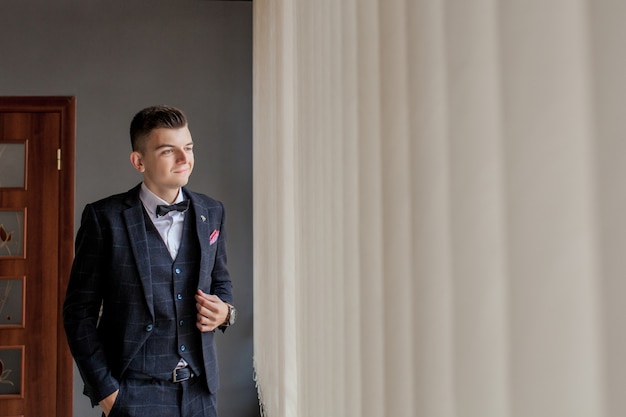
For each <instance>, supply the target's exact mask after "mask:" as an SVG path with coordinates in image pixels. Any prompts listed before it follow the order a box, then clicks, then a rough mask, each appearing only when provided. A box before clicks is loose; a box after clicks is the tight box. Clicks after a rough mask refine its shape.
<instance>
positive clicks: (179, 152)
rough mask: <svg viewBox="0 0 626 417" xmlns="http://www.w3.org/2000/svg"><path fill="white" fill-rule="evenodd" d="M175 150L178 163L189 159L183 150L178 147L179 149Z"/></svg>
mask: <svg viewBox="0 0 626 417" xmlns="http://www.w3.org/2000/svg"><path fill="white" fill-rule="evenodd" d="M176 152H177V153H176V160H177V161H178V162H179V163H185V162H187V160H188V159H189V156H187V153H186V152H185V151H184V150H182V149H179V150H177V151H176Z"/></svg>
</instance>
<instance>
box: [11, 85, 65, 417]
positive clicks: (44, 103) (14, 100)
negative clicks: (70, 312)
mask: <svg viewBox="0 0 626 417" xmlns="http://www.w3.org/2000/svg"><path fill="white" fill-rule="evenodd" d="M0 111H2V112H7V111H15V112H38V111H42V112H58V113H59V114H60V118H61V126H60V129H61V132H60V150H61V151H60V152H61V153H60V155H59V156H60V164H61V165H60V170H59V200H58V207H59V219H58V222H59V236H58V247H59V259H58V265H59V270H58V287H57V291H58V297H57V299H58V306H57V315H58V319H57V344H58V346H57V374H56V384H57V389H56V397H57V398H56V414H55V415H56V416H58V417H71V416H72V414H73V388H74V376H73V373H74V368H73V366H74V362H73V358H72V355H71V354H70V351H69V348H68V345H67V342H66V340H67V339H66V336H65V330H64V329H63V317H62V315H63V301H64V299H65V291H66V288H67V283H68V281H69V275H70V269H71V267H72V261H73V259H74V185H75V183H74V169H75V167H74V165H75V142H76V97H73V96H50V97H45V96H20V97H17V96H9V97H6V96H5V97H0Z"/></svg>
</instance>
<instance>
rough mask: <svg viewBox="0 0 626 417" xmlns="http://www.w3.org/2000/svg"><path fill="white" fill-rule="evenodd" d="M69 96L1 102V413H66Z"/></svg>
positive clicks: (36, 416)
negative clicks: (64, 323)
mask: <svg viewBox="0 0 626 417" xmlns="http://www.w3.org/2000/svg"><path fill="white" fill-rule="evenodd" d="M74 119H75V100H74V98H71V97H23V98H17V97H5V98H2V97H0V368H1V369H0V417H16V416H19V417H43V416H57V417H68V416H71V415H72V386H73V381H72V378H73V377H72V373H73V367H72V366H73V364H72V358H71V356H70V354H69V350H68V348H67V343H66V339H65V333H64V331H63V326H62V319H61V306H62V303H63V297H64V294H65V288H66V285H67V279H68V276H69V270H70V266H71V262H72V257H73V236H74V132H75V120H74Z"/></svg>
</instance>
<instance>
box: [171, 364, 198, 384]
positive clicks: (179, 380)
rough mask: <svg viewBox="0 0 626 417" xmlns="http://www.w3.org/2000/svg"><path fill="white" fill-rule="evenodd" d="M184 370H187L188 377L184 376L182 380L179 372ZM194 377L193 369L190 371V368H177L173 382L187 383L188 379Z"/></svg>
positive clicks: (173, 373)
mask: <svg viewBox="0 0 626 417" xmlns="http://www.w3.org/2000/svg"><path fill="white" fill-rule="evenodd" d="M183 369H186V370H187V372H188V373H187V375H186V376H183V377H181V378H179V377H178V371H181V370H183ZM192 377H193V373H192V372H191V369H189V367H188V366H184V367H181V368H176V369H174V370H173V371H172V382H183V381H187V380H188V379H190V378H192Z"/></svg>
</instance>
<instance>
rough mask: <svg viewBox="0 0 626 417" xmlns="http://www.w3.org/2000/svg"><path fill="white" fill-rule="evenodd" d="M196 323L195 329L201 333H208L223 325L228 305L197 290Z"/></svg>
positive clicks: (213, 296)
mask: <svg viewBox="0 0 626 417" xmlns="http://www.w3.org/2000/svg"><path fill="white" fill-rule="evenodd" d="M196 308H197V309H198V321H197V322H196V327H197V328H198V329H199V330H200V331H201V332H210V331H213V330H215V329H216V328H218V327H219V326H221V325H222V324H224V322H225V321H226V317H227V316H228V304H226V303H225V302H223V301H222V300H220V298H219V297H218V296H216V295H211V294H205V293H203V292H202V290H198V293H197V294H196Z"/></svg>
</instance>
